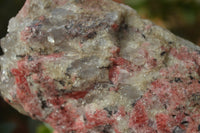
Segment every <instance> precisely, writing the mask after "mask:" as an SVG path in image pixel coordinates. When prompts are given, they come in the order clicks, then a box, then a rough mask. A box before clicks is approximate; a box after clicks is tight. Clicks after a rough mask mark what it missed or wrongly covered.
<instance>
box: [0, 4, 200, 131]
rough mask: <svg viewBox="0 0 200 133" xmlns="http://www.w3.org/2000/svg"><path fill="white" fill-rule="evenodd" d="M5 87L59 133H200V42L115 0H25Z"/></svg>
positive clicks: (6, 42)
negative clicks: (178, 33)
mask: <svg viewBox="0 0 200 133" xmlns="http://www.w3.org/2000/svg"><path fill="white" fill-rule="evenodd" d="M8 32H9V33H8V34H7V36H6V37H5V38H3V39H2V40H1V44H0V45H1V47H2V49H3V52H4V54H3V55H1V57H0V92H1V95H2V97H3V98H4V99H5V101H7V102H8V103H9V104H10V105H12V106H13V107H14V108H16V109H17V110H18V111H19V112H21V113H23V114H25V115H29V116H30V117H32V118H34V119H38V120H40V121H43V122H46V123H49V124H50V125H51V126H52V127H53V128H54V129H55V130H56V131H57V132H58V133H75V132H76V133H156V132H158V133H170V132H173V133H185V132H186V133H197V132H199V130H200V48H199V47H197V46H195V45H194V44H192V43H191V42H189V41H186V40H184V39H182V38H180V37H177V36H175V35H174V34H172V33H170V32H169V31H168V30H165V29H162V28H161V27H159V26H156V25H155V24H153V23H152V22H150V21H148V20H144V19H141V18H140V17H139V16H138V15H137V13H136V11H135V10H133V9H131V8H130V7H128V6H126V5H123V4H119V3H116V2H113V1H111V0H27V1H26V3H25V5H24V7H23V8H22V9H21V11H20V12H19V13H18V15H17V16H16V17H15V18H12V19H11V20H10V22H9V26H8Z"/></svg>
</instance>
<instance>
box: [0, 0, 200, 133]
mask: <svg viewBox="0 0 200 133" xmlns="http://www.w3.org/2000/svg"><path fill="white" fill-rule="evenodd" d="M24 1H25V0H0V38H2V37H4V36H5V35H6V33H7V25H8V20H9V19H10V18H11V17H14V16H15V15H16V14H17V12H18V11H19V9H21V7H22V6H23V4H24ZM114 1H117V2H121V3H125V4H127V5H130V6H131V7H133V8H134V9H136V10H137V11H138V13H139V14H140V15H141V16H142V17H143V18H146V19H150V20H152V21H153V22H154V23H156V24H157V25H160V26H162V27H164V28H167V29H169V30H170V31H172V32H173V33H175V34H176V35H179V36H181V37H183V38H186V39H188V40H190V41H192V42H193V43H195V44H197V45H200V0H114ZM0 54H2V51H1V49H0ZM51 132H52V129H51V128H50V127H49V126H48V125H45V124H43V123H41V122H38V121H35V120H31V119H30V118H28V117H26V116H23V115H21V114H19V113H18V112H17V111H15V110H14V109H13V108H12V107H10V106H9V105H8V104H7V103H5V102H4V101H3V100H2V99H1V98H0V133H51Z"/></svg>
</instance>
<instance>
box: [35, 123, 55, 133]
mask: <svg viewBox="0 0 200 133" xmlns="http://www.w3.org/2000/svg"><path fill="white" fill-rule="evenodd" d="M36 133H53V129H52V128H51V127H50V126H49V125H48V124H41V125H39V126H38V127H37V130H36Z"/></svg>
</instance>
